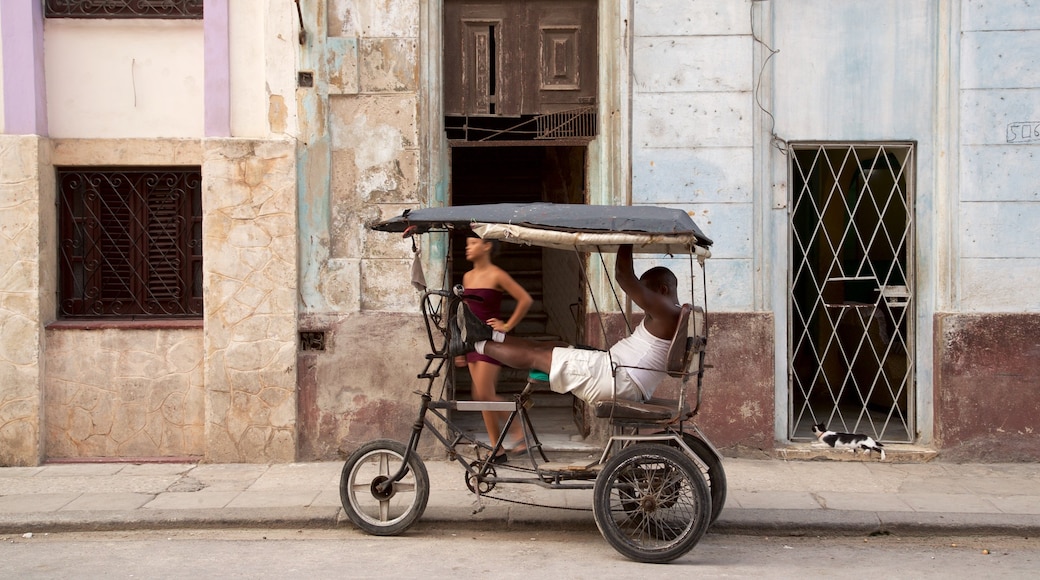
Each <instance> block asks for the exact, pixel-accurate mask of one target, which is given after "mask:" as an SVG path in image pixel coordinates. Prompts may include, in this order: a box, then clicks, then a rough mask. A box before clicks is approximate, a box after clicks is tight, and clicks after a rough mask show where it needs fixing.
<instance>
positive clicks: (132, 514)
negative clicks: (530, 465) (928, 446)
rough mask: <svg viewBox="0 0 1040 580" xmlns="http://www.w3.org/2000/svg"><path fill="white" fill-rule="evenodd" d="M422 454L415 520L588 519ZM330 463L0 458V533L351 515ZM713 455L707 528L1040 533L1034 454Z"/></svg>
mask: <svg viewBox="0 0 1040 580" xmlns="http://www.w3.org/2000/svg"><path fill="white" fill-rule="evenodd" d="M425 464H426V467H427V470H428V471H429V475H430V483H431V488H430V499H429V504H428V507H427V508H426V511H425V513H424V515H423V517H422V518H421V519H420V520H419V522H418V523H417V524H416V527H417V528H418V527H421V526H424V525H431V524H433V525H444V524H450V525H453V526H458V527H474V528H476V527H480V526H494V527H496V528H501V527H502V526H503V525H508V526H524V525H536V526H542V527H545V526H551V527H568V526H569V527H595V521H594V519H593V515H592V511H591V504H592V491H591V490H588V491H585V490H567V491H560V490H547V489H543V488H541V487H538V486H535V485H519V484H502V485H499V486H498V487H497V488H496V489H495V490H494V492H493V494H494V495H498V496H501V497H504V498H506V499H509V500H513V501H514V502H523V503H510V502H503V501H498V500H492V499H483V500H481V501H480V502H478V501H477V500H476V498H475V496H474V495H473V494H472V493H470V492H469V491H468V490H467V489H466V485H465V481H464V478H463V473H464V471H463V470H462V468H461V467H460V466H459V465H458V464H456V463H451V462H448V461H426V462H425ZM342 465H343V464H342V462H325V463H294V464H278V465H255V464H161V463H159V464H127V463H92V464H52V465H44V466H40V467H5V468H0V533H2V534H19V535H21V534H25V533H29V532H32V533H45V532H62V531H87V530H132V529H165V528H224V527H267V528H274V527H292V528H296V527H299V528H316V527H319V528H335V527H343V528H348V529H353V526H352V524H351V523H350V522H349V520H347V519H346V518H345V516H344V515H343V510H342V509H341V507H340V500H339V477H340V469H341V468H342ZM723 465H724V467H725V471H726V476H727V479H728V495H729V497H728V500H727V502H726V507H725V509H724V510H723V512H722V515H721V517H720V518H719V520H718V522H716V524H715V526H714V527H713V528H712V531H713V532H716V533H747V534H770V535H776V534H816V533H838V534H870V533H875V532H882V533H883V532H890V533H899V534H931V533H939V534H943V533H948V534H1012V535H1028V536H1035V535H1040V467H1038V466H1037V465H1036V464H948V463H940V462H931V463H891V462H885V463H881V462H878V461H877V460H862V461H833V460H827V461H784V460H780V459H772V460H753V459H729V458H727V459H725V460H724V463H723ZM502 474H503V473H502V472H500V475H502ZM528 504H540V505H548V506H555V508H566V509H555V508H547V507H537V506H532V505H528ZM481 507H482V508H483V509H479V508H481Z"/></svg>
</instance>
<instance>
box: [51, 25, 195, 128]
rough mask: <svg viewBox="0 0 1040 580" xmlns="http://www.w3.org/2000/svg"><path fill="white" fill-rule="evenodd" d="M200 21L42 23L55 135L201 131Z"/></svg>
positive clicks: (52, 124)
mask: <svg viewBox="0 0 1040 580" xmlns="http://www.w3.org/2000/svg"><path fill="white" fill-rule="evenodd" d="M202 45H203V41H202V21H201V20H76V19H65V18H55V19H47V20H46V21H45V23H44V62H45V66H46V78H47V101H48V102H47V115H48V122H49V125H50V134H51V136H52V137H56V138H133V137H159V138H165V137H177V138H186V137H202V136H203V65H202V63H203V46H202Z"/></svg>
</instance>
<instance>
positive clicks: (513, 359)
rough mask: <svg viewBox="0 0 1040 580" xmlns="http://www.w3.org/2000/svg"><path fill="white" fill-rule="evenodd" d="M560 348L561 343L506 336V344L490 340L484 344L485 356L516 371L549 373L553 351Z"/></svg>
mask: <svg viewBox="0 0 1040 580" xmlns="http://www.w3.org/2000/svg"><path fill="white" fill-rule="evenodd" d="M558 346H561V343H557V342H544V341H535V340H527V339H524V338H517V337H515V336H506V339H505V341H504V342H494V341H490V340H489V341H487V342H485V343H483V354H486V355H488V356H489V357H491V358H494V359H497V360H498V361H500V362H501V363H502V364H504V365H506V366H509V367H513V368H515V369H537V370H540V371H542V372H543V373H548V372H549V369H550V367H551V366H552V351H553V349H554V348H556V347H558ZM479 350H480V349H478V351H479Z"/></svg>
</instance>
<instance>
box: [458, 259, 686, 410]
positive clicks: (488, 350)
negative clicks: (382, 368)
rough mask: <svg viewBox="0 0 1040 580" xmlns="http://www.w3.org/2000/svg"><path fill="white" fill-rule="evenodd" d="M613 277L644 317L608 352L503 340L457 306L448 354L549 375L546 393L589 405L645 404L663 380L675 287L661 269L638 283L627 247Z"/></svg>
mask: <svg viewBox="0 0 1040 580" xmlns="http://www.w3.org/2000/svg"><path fill="white" fill-rule="evenodd" d="M614 277H615V278H616V279H617V282H618V285H619V286H621V289H622V290H624V291H625V293H626V294H627V295H628V296H629V298H631V299H632V301H633V302H635V303H636V304H637V305H638V306H639V307H640V308H641V309H642V310H643V312H644V314H645V316H644V318H643V320H642V322H640V324H639V326H638V327H636V329H635V331H634V332H633V333H632V334H631V336H628V337H626V338H624V339H622V340H620V341H618V342H617V344H615V345H614V346H612V347H611V348H610V350H609V351H598V350H586V349H577V348H571V347H561V346H560V345H559V344H558V343H547V342H537V341H532V340H526V339H522V338H516V337H513V336H507V335H505V334H503V333H501V332H497V331H493V330H492V329H491V327H489V326H488V325H487V324H485V323H483V322H482V321H481V320H479V319H477V318H476V317H475V316H474V315H473V314H472V313H471V312H470V311H469V310H468V309H467V308H466V307H465V306H464V305H460V307H459V311H458V315H457V317H456V320H455V325H456V327H457V328H456V330H457V332H453V333H451V343H450V344H449V349H448V350H449V354H450V355H452V356H455V355H457V354H459V353H461V352H470V351H472V350H476V351H477V352H479V353H482V354H485V355H487V356H490V357H493V358H495V359H497V360H499V361H501V362H502V363H503V364H505V365H508V366H511V367H513V368H520V369H523V368H532V369H537V370H539V371H542V372H544V373H548V375H549V388H550V389H552V390H553V391H555V392H558V393H572V394H574V395H575V396H577V397H579V398H581V399H584V400H585V401H586V402H588V403H595V402H596V401H600V400H604V399H611V398H613V397H614V396H615V394H616V396H617V398H619V399H629V400H634V401H643V400H646V399H649V398H650V397H651V396H653V393H654V390H655V389H656V388H657V386H658V385H659V384H660V383H661V380H662V379H664V377H665V372H664V370H665V368H666V367H667V359H668V346H669V344H670V343H671V339H672V336H673V335H674V334H675V327H676V325H678V323H679V314H680V312H681V310H682V308H681V306H680V305H679V299H678V292H677V288H676V287H677V283H678V282H677V280H676V278H675V274H673V273H672V271H671V270H669V269H668V268H662V267H656V268H651V269H650V270H647V271H646V272H644V273H643V275H642V276H641V277H638V278H637V277H636V275H635V272H634V271H633V269H632V246H630V245H627V246H622V247H621V248H619V249H618V253H617V262H616V265H615V268H614ZM615 368H616V369H617V373H616V375H617V376H616V380H615V373H614V369H615Z"/></svg>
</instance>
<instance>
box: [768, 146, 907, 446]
mask: <svg viewBox="0 0 1040 580" xmlns="http://www.w3.org/2000/svg"><path fill="white" fill-rule="evenodd" d="M791 151H792V154H791V157H790V159H791V161H790V163H791V165H790V183H791V187H792V192H793V197H792V200H791V212H790V220H791V221H790V231H789V235H790V248H791V256H790V260H791V261H790V274H789V275H790V283H789V284H790V285H789V303H788V308H789V318H788V319H789V336H788V369H789V377H790V382H789V405H790V408H789V411H790V414H789V417H790V421H789V433H788V435H789V437H790V439H791V440H793V441H797V440H807V439H811V438H812V433H811V428H812V425H814V424H816V423H825V424H826V425H827V426H828V428H830V429H832V430H835V431H846V432H854V433H864V434H867V435H870V436H871V437H874V438H875V439H877V440H880V441H885V442H900V443H908V442H912V441H913V440H914V434H915V427H914V416H915V412H914V408H913V403H914V400H915V397H914V342H915V334H914V320H915V318H914V307H915V300H914V260H913V258H914V227H913V215H914V211H913V201H914V194H913V191H914V167H915V164H914V144H913V143H850V144H833V143H827V144H798V145H792V148H791Z"/></svg>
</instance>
